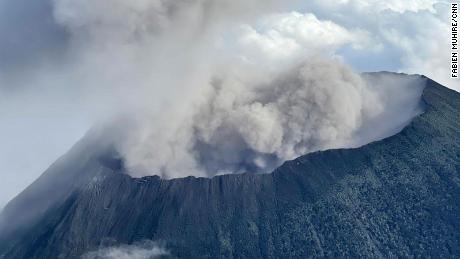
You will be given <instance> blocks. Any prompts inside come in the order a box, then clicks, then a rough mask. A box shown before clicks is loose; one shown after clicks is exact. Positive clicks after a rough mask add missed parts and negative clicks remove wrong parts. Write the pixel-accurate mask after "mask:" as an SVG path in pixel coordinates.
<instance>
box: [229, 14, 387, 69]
mask: <svg viewBox="0 0 460 259" xmlns="http://www.w3.org/2000/svg"><path fill="white" fill-rule="evenodd" d="M238 43H239V44H240V47H241V50H242V53H241V54H242V55H245V58H247V59H249V60H252V61H254V62H259V63H266V62H260V61H261V60H262V61H263V60H270V59H271V60H270V61H271V62H273V60H276V61H277V62H279V61H286V60H289V61H292V60H298V59H304V58H305V57H307V56H311V55H318V53H321V55H324V56H333V55H334V53H335V52H336V51H337V50H338V49H340V48H341V47H343V46H346V45H350V46H352V48H353V49H356V50H361V49H364V48H372V49H374V50H378V48H379V47H380V46H378V45H376V44H374V43H373V40H372V39H371V38H370V34H369V33H368V32H367V31H364V30H361V29H353V28H351V29H347V28H344V27H342V26H340V25H338V24H336V23H334V22H332V21H329V20H320V19H318V18H317V17H316V16H315V15H314V14H312V13H305V14H302V13H299V12H291V13H282V14H276V15H270V16H268V17H265V18H263V19H261V20H260V21H259V22H258V23H257V24H255V25H253V26H249V25H246V26H244V27H243V29H242V31H241V34H240V35H239V41H238Z"/></svg>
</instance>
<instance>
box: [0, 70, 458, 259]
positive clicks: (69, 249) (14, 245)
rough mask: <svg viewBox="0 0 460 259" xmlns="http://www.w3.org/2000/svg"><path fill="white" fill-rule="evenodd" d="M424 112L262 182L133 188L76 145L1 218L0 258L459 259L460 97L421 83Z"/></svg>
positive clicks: (108, 158)
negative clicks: (101, 254)
mask: <svg viewBox="0 0 460 259" xmlns="http://www.w3.org/2000/svg"><path fill="white" fill-rule="evenodd" d="M422 101H423V102H424V104H425V113H423V114H422V115H420V116H418V117H416V118H415V119H414V120H413V121H412V122H411V123H410V124H409V125H408V126H407V127H405V128H404V129H403V130H402V131H401V132H400V133H398V134H396V135H394V136H392V137H390V138H387V139H384V140H382V141H378V142H374V143H371V144H368V145H365V146H363V147H360V148H357V149H339V150H329V151H324V152H317V153H312V154H308V155H305V156H302V157H299V158H297V159H295V160H293V161H289V162H286V163H284V164H283V165H282V166H280V167H279V168H278V169H276V170H275V171H274V172H273V173H271V174H264V175H262V174H258V175H254V174H241V175H225V176H219V177H215V178H212V179H204V178H194V177H188V178H184V179H174V180H162V179H160V178H159V177H147V178H142V179H132V178H130V177H129V176H127V175H126V174H123V173H122V171H123V165H122V163H121V162H120V161H119V160H117V159H116V156H115V155H114V154H115V153H114V152H109V151H107V150H110V149H109V148H104V149H103V150H104V151H105V152H103V153H104V154H105V155H103V156H100V155H97V154H101V151H100V150H102V147H103V146H104V145H99V147H101V149H100V150H95V149H93V148H92V146H91V144H90V143H91V141H86V142H85V141H82V142H81V143H79V144H77V146H76V147H75V148H74V149H73V150H71V151H70V153H69V154H67V155H66V156H64V157H63V158H61V159H60V160H59V161H58V162H56V163H55V164H54V165H53V166H51V167H50V169H48V170H47V172H45V174H44V175H43V176H42V177H41V178H40V179H39V180H37V182H36V183H34V184H33V185H31V186H30V187H29V188H28V189H27V190H26V191H24V192H23V193H22V194H20V195H19V196H18V197H17V198H16V199H14V200H13V201H12V202H11V203H10V204H9V205H8V206H7V207H6V208H5V210H4V212H3V214H2V216H1V218H0V227H1V231H0V258H79V257H80V256H82V255H83V254H85V253H88V252H90V251H94V250H98V249H100V248H103V247H106V246H114V245H121V244H132V243H135V242H138V241H143V240H153V241H156V242H161V243H163V244H164V246H165V249H166V250H168V251H169V253H170V255H171V256H172V257H178V258H308V257H326V258H337V257H352V258H354V257H371V258H374V257H384V258H388V257H442V258H445V257H459V256H460V231H459V230H460V94H459V93H456V92H454V91H451V90H449V89H447V88H445V87H443V86H441V85H439V84H437V83H436V82H434V81H432V80H430V79H427V80H426V87H425V90H424V92H423V96H422ZM18 226H20V227H18Z"/></svg>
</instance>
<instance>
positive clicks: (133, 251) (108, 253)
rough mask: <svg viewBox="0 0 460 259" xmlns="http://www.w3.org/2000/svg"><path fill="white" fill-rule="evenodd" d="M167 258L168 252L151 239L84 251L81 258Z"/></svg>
mask: <svg viewBox="0 0 460 259" xmlns="http://www.w3.org/2000/svg"><path fill="white" fill-rule="evenodd" d="M165 257H167V258H169V252H168V251H167V250H166V249H165V248H164V247H162V246H160V245H158V244H157V243H155V242H153V241H144V242H141V243H137V244H133V245H121V246H113V247H107V248H102V249H99V250H97V251H94V252H89V253H86V254H84V255H83V256H82V258H83V259H155V258H165Z"/></svg>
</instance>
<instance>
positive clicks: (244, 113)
mask: <svg viewBox="0 0 460 259" xmlns="http://www.w3.org/2000/svg"><path fill="white" fill-rule="evenodd" d="M294 2H295V1H289V2H285V1H283V2H282V3H281V2H280V1H275V0H273V1H260V0H249V1H247V0H246V1H242V0H231V1H230V0H220V1H211V0H180V1H166V0H132V1H124V0H116V1H114V0H79V1H76V0H54V16H55V19H56V21H57V22H58V23H59V24H60V26H63V27H64V28H65V30H66V31H67V32H68V33H69V35H70V39H69V45H68V47H67V51H66V56H65V58H63V60H60V61H59V62H56V64H57V66H54V67H52V68H46V69H50V70H53V71H54V73H56V74H59V76H58V77H56V76H54V77H51V79H50V77H49V76H46V75H47V73H38V74H40V75H39V76H37V77H36V78H35V80H34V81H35V82H37V83H39V84H48V83H49V82H50V80H51V81H52V82H53V84H54V85H74V86H78V87H73V89H79V90H78V91H79V92H82V93H84V94H83V96H84V99H85V100H84V103H85V104H87V105H88V106H89V108H88V109H89V110H91V111H92V113H93V114H95V115H94V116H95V120H97V121H101V120H104V121H105V122H106V123H107V125H109V126H106V127H104V129H108V130H107V134H106V135H107V136H108V137H109V136H110V137H113V140H114V144H115V146H116V147H117V149H118V151H119V152H120V154H121V155H122V156H123V158H124V159H125V164H126V166H127V169H128V171H129V173H130V174H131V175H132V176H135V177H140V176H145V175H161V176H162V177H165V178H175V177H183V176H188V175H195V176H214V175H218V174H226V173H241V172H253V173H257V172H269V171H270V170H272V169H273V168H275V167H276V166H278V165H279V164H281V163H282V162H283V161H285V160H288V159H293V158H295V157H297V156H300V155H303V154H306V153H308V152H312V151H315V150H324V149H329V148H338V147H354V146H358V145H361V144H365V143H368V142H370V141H373V140H377V139H380V138H382V137H384V136H388V135H389V134H392V133H395V132H396V131H397V130H399V129H400V126H401V125H402V124H404V123H407V120H408V119H409V118H411V117H412V116H414V115H415V114H417V112H419V110H417V104H418V103H417V102H415V104H414V105H412V106H410V109H409V111H408V112H407V116H406V117H404V118H402V119H401V120H397V125H393V124H391V123H390V124H385V125H380V126H381V127H380V126H379V132H381V134H379V135H376V134H372V133H371V132H375V129H372V127H370V126H369V125H368V124H366V123H369V122H372V123H376V122H378V121H379V118H382V116H383V115H385V114H388V113H386V110H387V108H389V106H388V103H390V102H387V99H386V98H387V97H388V96H387V92H385V91H381V90H380V89H378V88H377V87H375V86H374V85H372V84H370V83H369V80H367V79H366V78H363V77H362V76H360V75H359V74H357V73H355V72H353V71H352V70H351V69H349V68H347V67H346V66H345V65H344V64H343V63H342V62H341V61H340V59H339V58H335V57H331V53H324V55H321V54H322V53H316V52H317V51H315V50H317V48H318V49H319V51H321V50H323V49H327V47H328V44H330V45H331V46H337V45H340V44H350V45H353V46H355V47H357V48H358V47H359V46H360V45H359V44H358V43H357V42H360V41H361V39H362V40H363V41H364V40H365V38H366V37H367V34H366V33H365V32H363V31H360V30H357V31H353V32H348V31H347V30H346V29H344V28H342V27H340V26H338V25H332V24H331V23H330V22H322V21H320V20H318V19H317V18H316V17H314V16H312V15H309V16H303V15H300V14H296V15H295V16H294V18H295V19H293V20H292V19H286V18H285V16H283V15H277V16H270V13H271V11H273V10H277V11H278V12H279V11H284V9H283V8H287V9H288V8H289V6H290V5H294V4H295V3H294ZM258 17H275V18H274V19H278V18H279V19H282V21H284V22H283V24H282V26H281V25H280V26H279V28H277V30H269V29H266V28H264V29H263V30H264V31H263V32H260V33H259V32H258V31H257V25H254V27H250V26H249V25H248V24H253V23H254V24H257V19H258ZM277 17H278V18H277ZM283 17H284V18H283ZM287 21H288V22H287ZM309 21H314V23H315V26H323V25H324V28H322V30H321V31H319V32H318V31H316V30H315V29H314V28H308V30H305V31H304V33H303V34H302V37H301V39H299V41H300V42H304V43H305V44H307V45H308V46H312V48H311V49H309V50H308V51H304V50H303V49H302V48H300V47H299V46H298V45H299V44H298V43H297V42H296V41H295V40H289V39H288V40H285V39H282V40H280V34H281V31H283V30H287V31H288V32H289V33H288V34H287V35H294V36H295V35H296V31H297V30H299V29H302V28H304V26H308V24H304V23H308V22H309ZM264 24H267V23H264ZM294 25H295V26H294ZM248 26H249V27H250V28H251V30H248V28H249V27H248ZM286 27H287V28H286ZM291 27H292V28H291ZM248 32H250V33H252V34H251V35H252V36H248ZM307 32H312V33H314V34H315V35H316V36H317V37H325V40H324V42H323V41H322V42H321V43H322V44H317V43H314V44H313V43H312V42H313V41H312V40H307V38H308V33H307ZM337 32H339V33H340V35H341V38H340V40H339V41H334V40H331V39H332V38H333V35H335V33H337ZM245 33H246V34H245ZM254 35H256V39H254V37H255V36H254ZM355 38H357V39H359V40H356V39H355ZM248 41H249V42H248ZM258 44H263V46H264V48H263V51H256V48H257V46H259V45H258ZM280 44H281V45H282V46H286V49H284V50H285V51H280V49H282V48H283V47H282V46H281V47H280ZM283 44H284V45H283ZM275 47H276V49H273V52H274V51H278V52H279V54H280V55H273V56H270V57H266V56H263V55H264V53H266V52H267V51H268V52H269V51H270V49H272V48H275ZM290 50H293V51H291V52H289V51H290ZM288 52H289V53H288ZM294 54H295V55H294ZM44 75H45V76H44ZM413 80H415V81H417V80H418V79H417V78H413ZM383 85H385V84H383ZM407 85H412V83H408V84H407ZM408 87H409V86H408ZM409 88H410V87H409ZM412 88H413V87H412ZM414 89H415V88H414ZM417 89H418V88H417ZM419 94H420V91H419V90H417V91H414V93H413V94H411V96H417V95H419ZM414 99H416V98H414ZM390 100H391V98H390ZM402 101H407V100H401V102H402ZM398 107H399V106H398ZM395 114H396V113H395ZM111 129H113V131H116V132H117V133H113V132H111ZM115 129H116V130H115Z"/></svg>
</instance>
